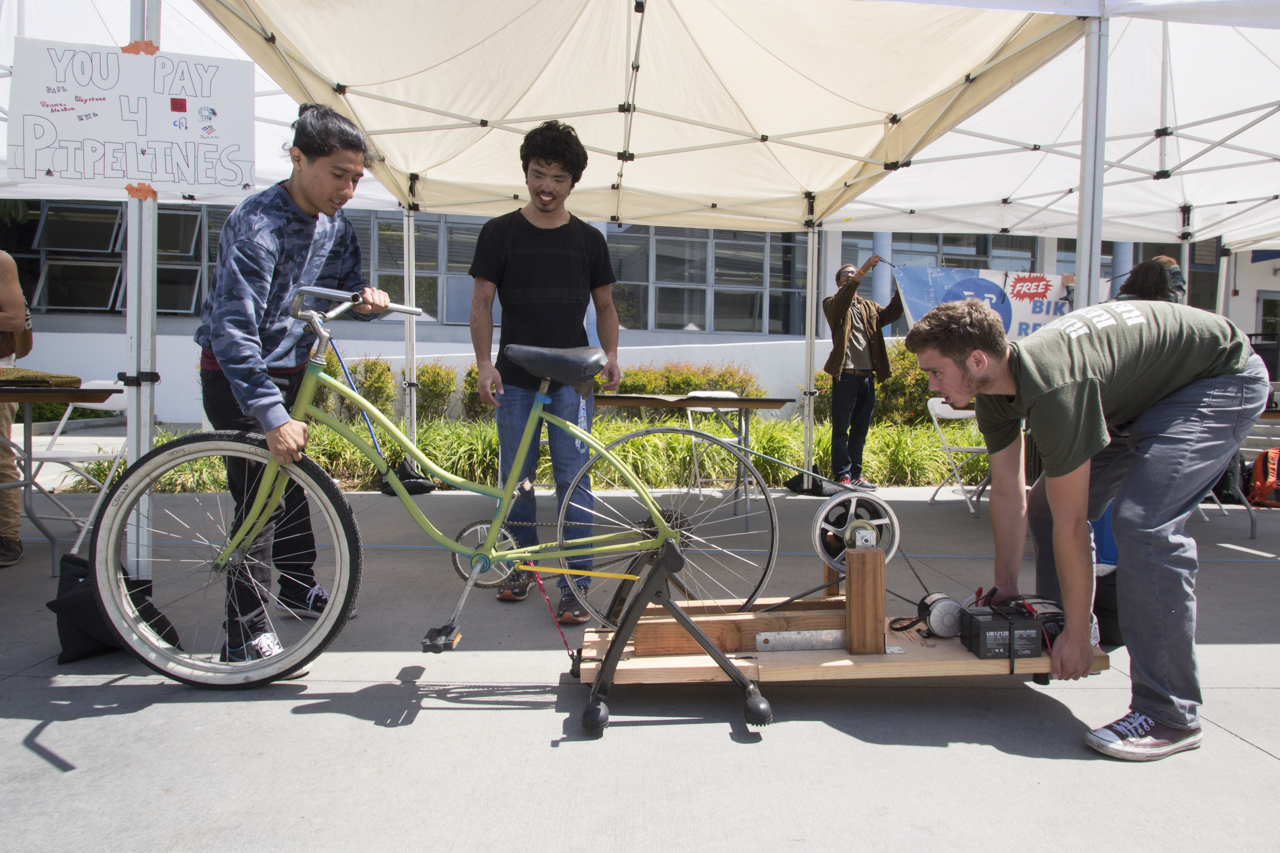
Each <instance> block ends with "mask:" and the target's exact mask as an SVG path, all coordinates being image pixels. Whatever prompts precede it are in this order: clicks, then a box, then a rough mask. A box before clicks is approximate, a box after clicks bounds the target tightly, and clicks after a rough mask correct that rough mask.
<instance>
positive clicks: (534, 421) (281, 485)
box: [217, 330, 679, 580]
mask: <svg viewBox="0 0 1280 853" xmlns="http://www.w3.org/2000/svg"><path fill="white" fill-rule="evenodd" d="M328 345H329V335H328V333H327V330H325V334H322V335H320V336H319V344H318V345H317V347H316V350H315V354H313V355H312V357H311V359H310V360H309V361H308V362H307V366H306V372H305V374H304V375H303V379H302V384H301V387H300V388H299V389H298V397H297V400H296V402H295V403H294V406H293V411H292V412H291V413H290V414H291V415H292V416H293V418H294V419H296V420H305V419H306V418H307V417H310V418H312V419H313V420H315V421H317V422H319V423H322V424H324V425H325V426H327V427H328V428H329V429H331V430H333V431H334V432H336V433H338V435H340V436H342V438H343V439H345V440H346V441H347V442H349V443H350V444H351V445H353V446H354V447H355V448H356V449H357V450H359V451H360V453H361V454H363V455H364V457H365V458H366V459H368V460H369V462H370V463H371V464H372V465H373V466H374V467H375V468H376V469H377V471H378V473H379V474H381V475H382V476H383V478H385V480H386V482H387V483H388V484H389V485H390V486H391V488H392V490H393V491H394V492H395V493H396V496H397V497H399V499H400V503H401V504H403V505H404V508H405V510H406V511H407V512H408V513H409V516H410V517H411V518H412V519H413V520H414V522H415V523H416V524H417V525H418V527H420V528H421V529H422V532H423V533H425V534H427V536H429V537H430V538H431V539H432V540H433V541H435V542H436V543H437V544H439V545H441V546H443V547H445V548H447V549H449V550H450V551H452V552H454V553H455V554H458V555H460V556H462V557H464V558H466V559H467V560H469V561H470V565H471V566H472V568H473V569H474V568H475V567H476V566H477V564H479V565H480V566H481V570H482V571H483V570H484V569H487V568H488V567H489V565H491V564H492V563H493V562H495V561H499V560H500V561H503V562H520V561H525V560H551V559H563V560H568V559H572V558H586V557H597V556H615V555H619V554H634V553H639V552H641V551H649V550H654V549H657V548H658V547H660V546H661V545H662V544H663V543H664V542H667V541H668V540H672V541H678V539H679V536H678V534H677V533H675V532H674V531H672V530H671V528H670V527H669V526H668V525H667V522H666V520H665V519H664V518H663V517H662V513H661V512H660V511H659V510H658V507H657V505H656V504H655V503H654V501H653V498H652V497H651V496H650V495H649V492H648V490H647V489H646V488H645V486H644V484H643V483H642V482H640V479H639V477H637V476H636V474H635V472H634V471H632V470H631V468H630V466H628V465H626V464H625V463H623V462H622V461H621V460H620V459H618V458H617V457H616V456H615V455H614V454H612V453H611V452H610V451H608V450H607V449H605V446H604V445H603V444H602V443H601V442H600V441H599V440H598V439H596V438H595V437H594V436H592V435H591V434H590V433H589V432H586V431H585V430H583V429H581V428H579V427H578V426H577V425H576V424H574V423H571V422H569V421H566V420H564V419H562V418H558V417H556V416H555V415H552V414H550V413H549V412H546V411H544V410H543V404H544V401H549V398H548V397H547V396H546V392H547V387H548V382H547V381H546V380H544V381H543V383H542V387H541V388H540V389H539V393H538V394H537V396H536V398H535V402H534V405H533V409H532V411H530V413H529V419H528V420H527V421H526V422H525V428H524V434H523V435H522V436H521V438H520V444H519V447H518V448H517V450H516V456H515V460H514V462H513V464H512V466H511V473H510V474H509V475H508V477H507V482H506V483H504V484H503V485H502V486H501V487H500V488H494V487H493V486H487V485H484V484H482V483H476V482H472V481H471V480H467V479H465V478H462V477H458V476H456V475H454V474H452V473H450V472H448V471H445V470H444V469H443V468H441V467H440V466H439V465H437V464H436V463H435V462H434V461H432V460H431V459H430V458H428V457H427V456H426V455H425V454H424V453H423V452H422V451H421V450H419V449H418V448H417V447H415V446H414V445H413V444H412V443H411V442H410V441H409V439H408V438H407V437H406V436H405V435H404V433H402V432H401V431H400V430H399V429H398V428H397V427H396V426H395V425H394V424H393V423H391V421H390V420H389V419H388V418H387V416H386V415H384V414H383V413H382V412H380V411H378V410H377V409H376V408H374V406H373V404H372V403H370V402H369V401H368V400H366V399H365V398H364V397H362V396H360V394H359V393H358V392H356V391H355V390H353V389H351V388H348V387H347V386H346V385H344V384H343V383H341V382H339V381H338V380H336V379H334V378H333V377H331V376H329V375H328V374H326V373H324V355H325V351H326V350H327V348H328ZM320 387H324V388H326V389H328V390H329V391H331V392H332V393H334V394H337V395H339V396H340V397H342V398H343V399H344V400H346V401H347V402H348V403H350V404H351V405H352V406H354V407H355V408H357V409H359V410H360V411H362V412H364V413H365V414H366V415H368V416H369V418H370V420H371V421H372V422H373V423H375V424H377V425H378V426H380V427H382V429H383V430H384V431H385V432H386V433H387V435H388V436H390V439H391V441H393V442H395V443H396V444H397V445H399V446H400V448H401V449H402V450H403V451H404V452H405V454H406V456H408V458H410V459H412V460H413V461H414V462H416V463H417V464H418V465H419V466H420V467H421V468H422V469H423V470H425V471H426V472H427V473H429V474H430V475H431V476H432V477H435V478H436V479H438V480H442V481H443V482H445V483H448V484H449V485H451V486H453V487H454V488H457V489H461V490H465V491H469V492H475V493H476V494H481V495H488V496H489V497H492V498H496V499H497V501H498V507H497V510H496V511H495V512H494V516H493V523H492V524H491V525H490V527H489V532H488V535H487V536H486V538H485V541H484V543H483V544H481V546H480V547H479V548H468V547H467V546H465V545H463V544H461V543H459V542H457V541H455V540H453V539H451V538H449V537H448V536H446V535H445V534H443V533H441V532H440V531H439V530H438V529H437V528H436V527H435V525H433V524H432V523H431V521H430V519H428V518H427V517H426V515H424V514H423V512H422V510H421V509H419V508H418V505H417V504H416V503H415V502H414V501H413V499H412V497H411V496H410V495H409V492H408V491H407V490H406V489H405V487H404V484H403V483H402V482H401V481H400V478H399V477H397V476H396V473H395V471H394V470H393V469H392V468H391V466H390V465H388V464H387V461H386V460H385V459H384V458H383V457H382V456H381V454H379V453H378V452H377V451H376V450H375V449H374V448H373V446H372V445H371V444H370V443H369V442H368V441H367V440H365V439H364V438H362V437H361V436H360V435H359V434H358V433H357V432H356V431H355V430H354V429H352V428H351V427H350V426H349V425H348V424H345V423H343V422H342V421H340V420H338V419H337V418H334V417H333V416H332V415H330V414H329V413H328V412H325V411H324V410H322V409H320V408H318V407H316V406H315V405H314V399H315V394H316V391H317V390H318V389H319V388H320ZM539 421H546V422H547V423H548V424H549V425H550V426H551V427H555V428H559V429H561V430H563V431H565V432H566V433H568V434H569V435H570V436H572V437H573V438H575V439H576V440H578V441H581V442H583V443H584V444H586V445H587V446H589V447H590V448H591V449H592V450H593V451H594V452H596V453H597V454H600V455H601V456H603V457H604V458H605V459H607V460H608V461H609V463H610V464H612V465H613V466H614V467H615V468H616V470H617V471H618V473H619V474H621V475H622V477H623V479H625V480H626V482H627V485H629V486H630V487H631V488H632V489H634V490H635V492H636V494H637V496H639V498H640V500H641V501H642V502H643V504H644V505H645V507H646V508H647V509H648V510H649V513H650V518H651V519H652V521H653V523H654V527H655V528H656V533H655V535H654V536H653V537H652V538H642V539H639V540H637V539H636V538H635V536H634V534H631V533H626V532H623V533H610V534H605V535H601V536H585V537H582V538H579V539H574V540H572V543H571V544H570V543H569V542H566V543H565V544H566V547H565V548H561V547H560V546H559V543H558V542H556V543H544V544H538V545H532V546H529V547H524V548H511V549H507V550H503V551H501V552H498V551H496V546H497V544H498V537H499V534H500V532H501V529H502V525H503V524H504V523H505V522H506V520H507V515H508V514H509V513H510V511H511V507H512V505H513V503H514V502H515V498H516V494H517V490H518V487H519V484H520V483H519V477H520V472H521V470H522V469H523V467H524V462H525V459H526V458H527V456H528V454H529V451H530V448H531V447H532V446H533V438H534V435H536V434H537V433H538V432H539V428H538V424H539ZM279 470H280V464H279V463H278V462H277V461H275V460H274V459H272V460H271V462H269V463H268V464H267V466H266V468H265V470H264V472H263V476H262V481H261V483H260V485H259V486H258V489H257V494H256V496H255V498H254V501H253V504H252V506H251V507H250V509H249V511H248V512H247V513H246V514H245V519H244V523H243V524H242V525H241V527H240V529H239V530H238V531H237V532H236V533H235V535H234V536H233V537H232V538H231V539H230V541H229V542H228V543H227V546H226V547H225V548H224V549H223V551H222V553H221V554H220V555H219V557H218V560H217V565H218V566H219V567H222V566H225V565H226V564H227V563H228V562H230V561H231V560H232V559H233V558H234V557H236V555H237V553H238V551H239V549H240V546H241V545H242V544H243V543H249V542H252V541H253V540H254V539H255V538H256V537H257V535H258V533H259V532H260V531H261V530H262V527H263V526H264V525H265V524H266V522H267V520H268V519H269V518H270V517H271V513H272V512H273V511H274V510H275V507H276V506H277V505H278V504H279V502H280V500H281V498H282V497H283V495H284V489H285V486H286V480H285V478H277V476H276V474H277V472H278V471H279ZM621 540H626V541H621ZM539 571H541V572H543V573H548V574H567V575H575V576H577V575H582V576H597V577H613V578H625V579H630V580H635V579H637V576H635V575H623V574H616V573H610V572H595V571H590V570H586V569H568V568H550V567H546V568H544V567H541V566H540V567H539Z"/></svg>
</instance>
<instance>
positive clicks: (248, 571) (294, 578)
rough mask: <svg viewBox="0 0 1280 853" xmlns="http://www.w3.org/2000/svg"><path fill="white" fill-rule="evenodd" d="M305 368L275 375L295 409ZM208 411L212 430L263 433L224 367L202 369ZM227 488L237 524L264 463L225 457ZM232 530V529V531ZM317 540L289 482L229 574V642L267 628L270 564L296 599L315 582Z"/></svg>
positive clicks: (302, 498)
mask: <svg viewBox="0 0 1280 853" xmlns="http://www.w3.org/2000/svg"><path fill="white" fill-rule="evenodd" d="M302 376H303V373H302V372H301V371H299V372H298V373H290V374H281V375H274V376H271V377H270V378H271V381H272V382H274V383H275V384H276V385H277V386H278V387H279V388H280V393H282V394H283V395H284V405H285V408H292V407H293V402H294V399H295V398H297V396H298V388H299V387H300V386H301V385H302ZM200 384H201V389H202V394H203V398H204V412H205V415H206V416H207V417H208V418H209V423H210V424H211V425H212V426H213V428H214V429H218V430H235V431H237V432H256V433H262V432H265V430H263V428H262V424H260V423H258V420H257V419H256V418H253V417H250V416H249V415H246V414H245V413H244V412H243V411H242V410H241V409H240V404H239V403H237V402H236V399H235V397H234V396H233V395H232V393H231V383H230V382H229V381H228V380H227V377H226V376H225V375H223V373H222V371H220V370H203V369H202V370H201V371H200ZM226 466H227V489H228V491H230V492H231V498H232V500H233V501H235V506H236V511H235V527H234V528H233V529H234V530H238V529H239V528H240V524H241V522H242V521H243V519H244V515H245V513H246V512H247V511H248V509H249V507H251V506H253V501H254V498H255V497H256V494H257V484H258V482H259V481H260V480H261V478H262V472H263V467H264V466H262V465H259V464H257V463H256V462H249V461H247V460H245V459H231V458H228V459H227V460H226ZM228 532H230V531H228ZM315 562H316V541H315V536H314V535H313V534H312V530H311V508H310V506H309V505H308V503H307V496H306V493H305V492H303V490H302V488H301V487H300V486H299V485H298V484H297V482H295V481H292V480H291V481H290V482H289V485H288V487H287V488H286V489H285V491H284V497H283V499H282V500H281V501H280V505H279V506H277V507H276V509H275V511H274V512H273V513H272V514H271V518H270V519H268V521H267V523H266V524H264V525H263V527H262V530H261V531H260V532H259V534H258V536H257V537H256V538H255V539H254V540H253V543H252V544H251V545H250V546H249V548H248V549H247V550H246V551H245V559H244V562H243V564H242V566H241V567H240V568H239V569H237V570H234V571H231V572H229V573H228V575H227V642H228V644H229V645H230V646H231V647H232V648H238V647H240V646H243V645H244V644H245V643H246V642H248V641H249V640H251V639H253V638H254V637H255V636H256V635H258V634H261V633H262V632H263V631H265V630H267V618H266V611H265V606H266V604H267V603H268V601H269V599H270V596H271V567H272V566H273V565H274V566H275V569H276V572H277V573H278V574H279V575H280V594H281V595H282V596H285V597H287V598H290V599H293V600H297V599H300V598H303V597H304V596H305V595H306V593H307V591H308V590H310V589H311V587H313V586H315V583H316V580H315V571H314V566H315Z"/></svg>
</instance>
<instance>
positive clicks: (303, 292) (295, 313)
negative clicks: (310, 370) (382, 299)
mask: <svg viewBox="0 0 1280 853" xmlns="http://www.w3.org/2000/svg"><path fill="white" fill-rule="evenodd" d="M308 296H315V297H318V298H320V299H328V300H331V301H333V302H339V303H344V302H345V303H358V302H359V301H360V294H359V293H358V292H357V293H347V292H346V291H345V290H332V289H330V288H327V287H299V288H298V291H297V293H295V294H294V296H293V303H292V304H291V305H290V306H289V315H290V316H292V317H293V318H294V319H295V320H305V319H307V318H306V317H304V316H302V302H303V300H304V299H306V298H307V297H308ZM385 310H387V311H391V312H394V313H397V314H412V315H413V316H415V317H417V316H420V315H421V314H422V309H421V308H413V307H411V306H408V305H397V304H395V303H394V302H393V303H392V304H390V305H388V306H387V307H386V309H385Z"/></svg>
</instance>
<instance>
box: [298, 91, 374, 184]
mask: <svg viewBox="0 0 1280 853" xmlns="http://www.w3.org/2000/svg"><path fill="white" fill-rule="evenodd" d="M292 147H294V148H297V149H299V150H300V151H302V153H303V154H304V155H305V156H306V158H307V162H308V163H314V162H315V161H316V160H317V159H318V158H320V157H328V156H329V155H331V154H333V153H335V152H337V151H354V152H356V153H357V154H360V155H362V156H363V157H364V166H365V168H366V169H367V168H369V166H371V165H373V158H371V157H370V156H369V143H368V141H367V140H366V139H365V137H364V134H363V133H361V132H360V128H358V127H356V126H355V124H353V123H352V121H351V119H349V118H347V117H346V116H343V115H341V114H339V113H338V112H336V111H335V110H333V109H332V108H330V107H324V106H321V105H320V104H302V105H301V106H299V107H298V119H297V121H295V122H294V123H293V143H292Z"/></svg>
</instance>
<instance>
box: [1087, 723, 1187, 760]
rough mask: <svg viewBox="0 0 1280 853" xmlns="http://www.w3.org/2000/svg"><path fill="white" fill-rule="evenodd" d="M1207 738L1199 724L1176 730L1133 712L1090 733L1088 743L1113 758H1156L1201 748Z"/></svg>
mask: <svg viewBox="0 0 1280 853" xmlns="http://www.w3.org/2000/svg"><path fill="white" fill-rule="evenodd" d="M1203 737H1204V733H1203V732H1202V731H1201V730H1200V727H1199V726H1197V727H1196V728H1194V729H1175V728H1172V727H1171V726H1166V725H1165V724H1164V723H1157V722H1156V721H1155V720H1153V719H1151V718H1150V717H1148V716H1147V715H1146V714H1142V713H1139V712H1138V711H1130V712H1129V713H1128V714H1125V715H1124V716H1123V717H1121V718H1120V719H1118V720H1116V721H1115V722H1114V723H1110V724H1108V725H1105V726H1103V727H1102V728H1100V729H1094V730H1093V731H1091V732H1089V733H1088V734H1087V735H1085V736H1084V742H1085V743H1086V744H1088V745H1089V746H1091V747H1093V748H1094V749H1096V750H1098V752H1101V753H1102V754H1104V755H1110V756H1111V757H1112V758H1121V759H1124V760H1125V761H1155V760H1156V759H1159V758H1165V757H1166V756H1170V755H1173V754H1174V753H1175V752H1184V751H1186V750H1188V749H1197V748H1199V746H1200V741H1201V739H1202V738H1203Z"/></svg>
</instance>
